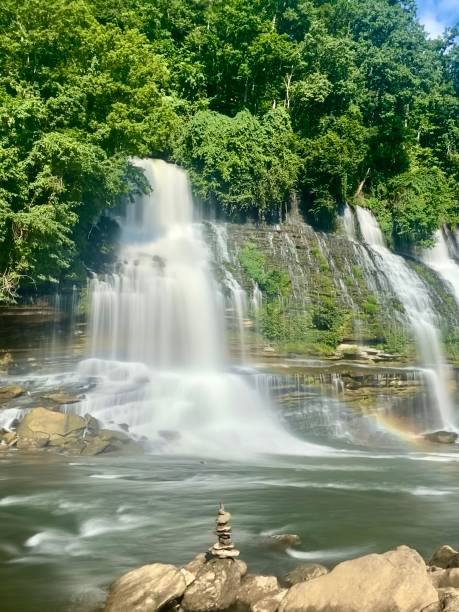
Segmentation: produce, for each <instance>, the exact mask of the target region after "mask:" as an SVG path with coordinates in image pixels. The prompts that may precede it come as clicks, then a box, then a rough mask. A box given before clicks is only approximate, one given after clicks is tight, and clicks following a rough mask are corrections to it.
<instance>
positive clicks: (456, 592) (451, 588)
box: [104, 546, 459, 612]
mask: <svg viewBox="0 0 459 612" xmlns="http://www.w3.org/2000/svg"><path fill="white" fill-rule="evenodd" d="M128 610H136V612H155V611H156V610H174V611H176V612H213V611H215V612H217V611H223V610H228V611H231V612H249V611H250V612H458V611H459V553H457V551H455V550H454V549H452V548H450V547H449V546H443V547H441V548H440V549H439V550H438V551H437V552H436V553H435V554H434V555H433V557H432V559H431V560H430V561H429V562H428V563H426V562H425V561H424V559H423V558H422V557H421V556H420V555H419V553H417V552H416V551H415V550H413V549H412V548H408V547H407V546H400V547H399V548H397V549H396V550H390V551H388V552H386V553H384V554H370V555H365V556H363V557H359V558H357V559H353V560H350V561H345V562H343V563H340V564H339V565H337V566H336V567H334V568H333V569H331V570H330V571H329V570H328V569H327V568H326V567H324V566H323V565H319V564H307V565H300V566H298V567H297V568H295V569H294V570H292V571H291V572H289V573H288V574H287V575H285V576H281V577H278V576H269V575H265V576H260V575H253V574H250V573H249V572H248V568H247V565H246V564H245V563H244V562H243V561H241V560H238V559H218V558H215V557H214V556H213V555H211V554H209V553H207V554H199V555H198V556H197V557H195V558H194V559H193V560H192V561H190V563H188V564H187V565H185V566H184V567H181V568H178V567H175V566H173V565H165V564H162V563H153V564H151V565H145V566H143V567H140V568H137V569H134V570H132V571H130V572H128V573H127V574H124V575H123V576H121V577H120V578H118V579H117V580H116V581H115V582H114V583H113V584H112V586H111V587H110V590H109V594H108V598H107V601H106V604H105V608H104V612H126V611H128Z"/></svg>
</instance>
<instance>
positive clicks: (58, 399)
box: [41, 391, 81, 406]
mask: <svg viewBox="0 0 459 612" xmlns="http://www.w3.org/2000/svg"><path fill="white" fill-rule="evenodd" d="M41 397H42V399H45V400H49V401H51V402H54V403H55V404H58V405H59V406H63V405H64V404H76V403H77V402H80V401H81V399H80V398H79V397H76V396H75V395H69V394H68V393H65V392H64V391H57V392H56V393H49V394H48V395H42V396H41Z"/></svg>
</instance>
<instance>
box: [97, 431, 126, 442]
mask: <svg viewBox="0 0 459 612" xmlns="http://www.w3.org/2000/svg"><path fill="white" fill-rule="evenodd" d="M99 437H100V438H101V439H102V440H108V441H109V442H113V441H115V440H117V441H120V442H129V441H130V440H131V438H130V437H129V436H128V434H127V433H125V432H124V431H114V430H111V429H101V430H100V431H99Z"/></svg>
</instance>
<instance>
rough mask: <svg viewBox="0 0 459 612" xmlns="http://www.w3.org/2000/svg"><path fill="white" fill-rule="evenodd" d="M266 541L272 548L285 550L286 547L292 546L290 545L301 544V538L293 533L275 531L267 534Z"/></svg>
mask: <svg viewBox="0 0 459 612" xmlns="http://www.w3.org/2000/svg"><path fill="white" fill-rule="evenodd" d="M267 542H268V544H269V545H270V546H271V547H272V548H278V549H279V550H286V549H287V548H292V546H298V545H299V544H301V538H300V536H299V535H296V534H295V533H277V534H273V535H270V536H268V538H267Z"/></svg>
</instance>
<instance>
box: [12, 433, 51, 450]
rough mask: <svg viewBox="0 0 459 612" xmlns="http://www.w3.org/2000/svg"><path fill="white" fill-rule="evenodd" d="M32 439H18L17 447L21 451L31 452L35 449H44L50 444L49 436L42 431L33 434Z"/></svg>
mask: <svg viewBox="0 0 459 612" xmlns="http://www.w3.org/2000/svg"><path fill="white" fill-rule="evenodd" d="M31 433H32V436H31V437H30V438H24V437H22V436H21V437H20V438H18V439H17V442H16V447H17V448H18V449H19V450H31V449H34V448H43V447H44V446H46V445H47V444H48V442H49V435H48V434H46V433H42V432H41V431H34V432H31Z"/></svg>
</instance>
